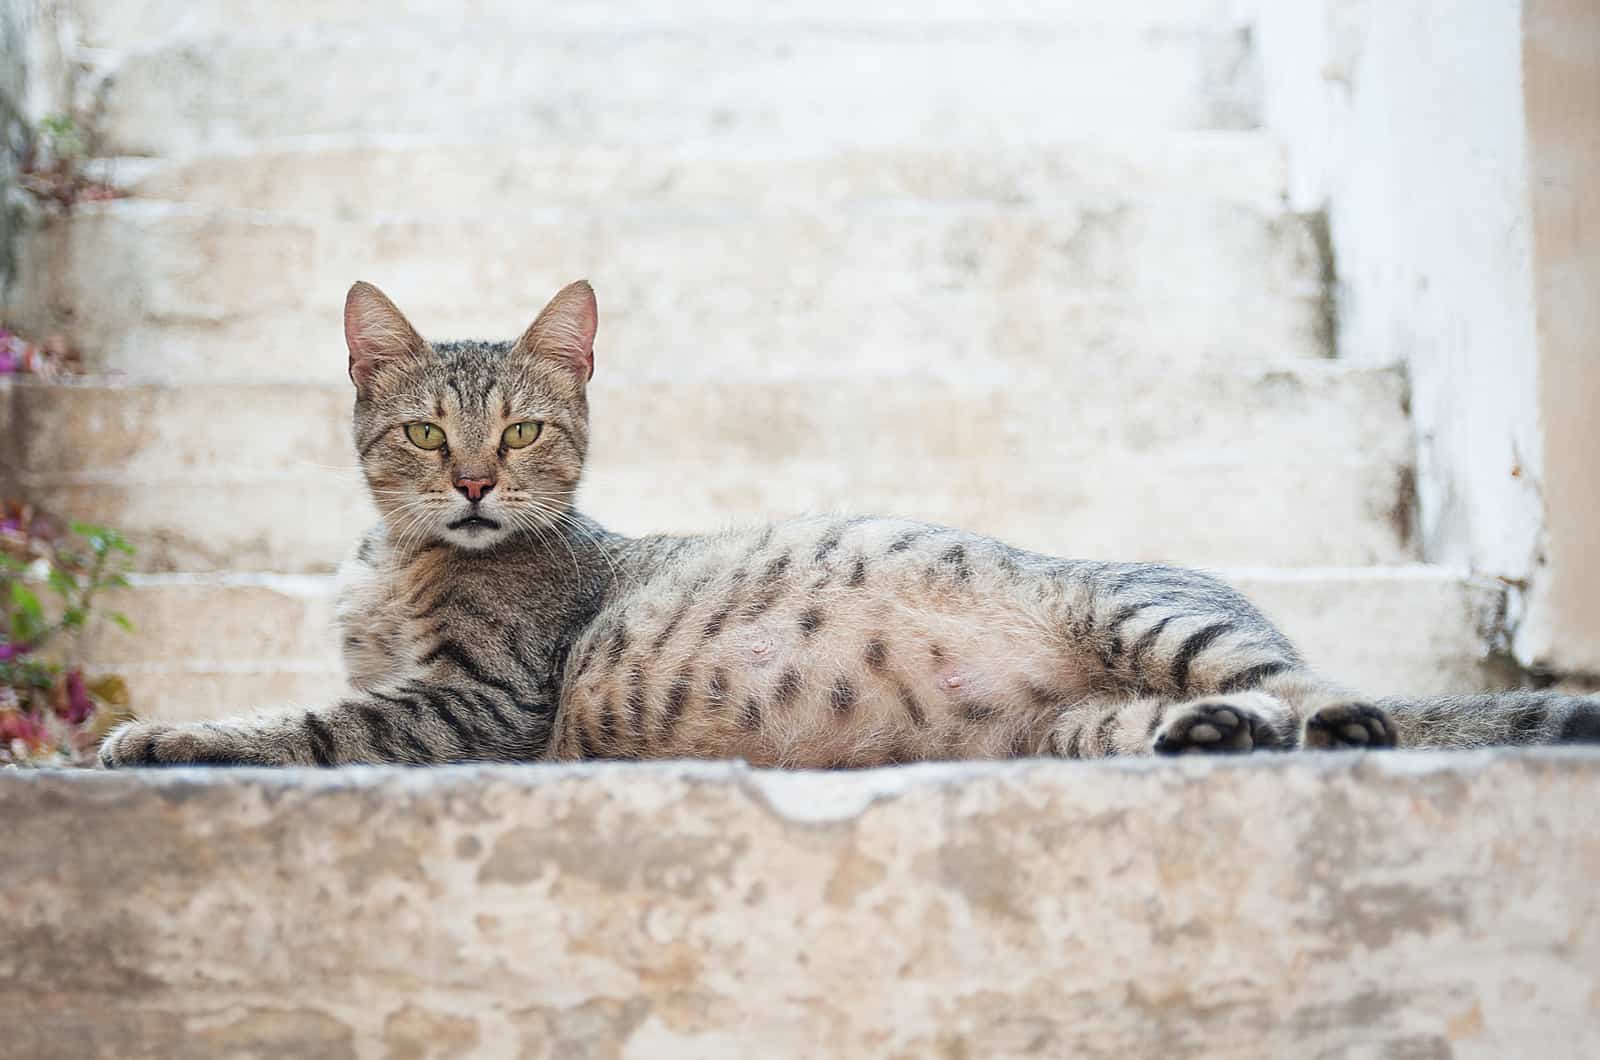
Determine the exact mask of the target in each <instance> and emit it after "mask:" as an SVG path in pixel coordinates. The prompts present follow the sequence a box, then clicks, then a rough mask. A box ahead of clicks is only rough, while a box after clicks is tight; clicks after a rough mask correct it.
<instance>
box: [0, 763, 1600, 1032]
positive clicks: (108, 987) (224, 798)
mask: <svg viewBox="0 0 1600 1060" xmlns="http://www.w3.org/2000/svg"><path fill="white" fill-rule="evenodd" d="M1597 799H1600V754H1597V753H1595V752H1592V751H1580V750H1563V751H1549V750H1544V751H1522V752H1514V751H1505V752H1499V753H1477V754H1446V753H1433V754H1427V753H1417V752H1412V753H1384V754H1372V755H1364V754H1359V753H1348V754H1306V755H1259V756H1253V757H1248V758H1241V759H1236V760H1211V761H1202V760H1198V759H1193V758H1189V759H1179V760H1173V761H1150V760H1144V761H1131V760H1116V761H1113V762H1108V763H1074V762H1030V763H1001V764H983V765H972V764H968V765H959V766H922V767H914V768H901V769H891V770H863V771H856V772H842V773H840V772H834V773H810V774H805V773H798V774H797V773H779V772H764V771H753V770H749V769H746V768H743V767H740V766H736V765H731V764H722V763H718V764H683V763H666V764H652V765H636V764H616V765H574V766H558V767H545V766H502V767H498V768H495V767H456V768H450V769H433V770H401V769H371V768H368V769H347V770H338V771H322V772H317V771H312V770H280V771H235V770H203V769H191V770H173V771H135V772H127V773H118V774H101V773H85V772H65V771H37V772H29V771H13V772H9V773H3V774H0V815H3V818H4V820H5V821H6V822H7V840H6V856H5V857H4V858H0V888H3V890H4V893H5V894H6V895H7V910H6V924H7V932H6V936H7V944H6V946H5V948H4V950H0V1003H3V1004H5V1005H6V1006H7V1008H8V1010H11V1011H17V1012H26V1013H27V1018H25V1019H22V1018H19V1019H15V1020H14V1021H13V1023H12V1026H10V1027H9V1028H8V1029H7V1032H6V1033H7V1043H8V1046H10V1048H11V1050H12V1055H15V1056H17V1057H29V1058H38V1060H66V1058H71V1060H83V1058H102V1057H103V1058H112V1057H115V1058H119V1060H121V1058H134V1057H139V1058H144V1057H163V1058H167V1057H170V1058H191V1057H195V1058H198V1057H222V1056H252V1057H266V1056H282V1057H358V1056H359V1057H378V1056H395V1057H401V1056H404V1057H446V1056H449V1057H457V1056H486V1057H518V1056H520V1057H539V1058H544V1057H579V1056H582V1057H624V1056H626V1057H663V1058H667V1057H696V1058H704V1060H740V1058H744V1057H751V1056H761V1057H787V1056H841V1057H845V1056H850V1057H854V1056H872V1057H908V1058H909V1057H930V1056H948V1057H967V1056H971V1057H1017V1056H1023V1055H1033V1056H1097V1057H1098V1056H1129V1057H1136V1056H1149V1057H1168V1056H1216V1057H1222V1056H1225V1057H1230V1058H1234V1060H1267V1058H1277V1057H1286V1056H1321V1057H1332V1056H1387V1057H1402V1056H1404V1057H1423V1056H1426V1057H1447V1056H1472V1057H1477V1056H1483V1057H1533V1056H1538V1057H1552V1058H1562V1060H1566V1058H1574V1060H1575V1058H1579V1057H1592V1056H1596V1055H1600V1021H1596V1019H1595V1016H1594V1012H1595V1005H1596V1002H1597V995H1596V992H1595V969H1596V968H1597V967H1600V932H1596V931H1595V930H1593V925H1594V924H1595V923H1596V921H1597V919H1600V888H1596V887H1595V885H1594V881H1595V880H1596V879H1597V878H1600V837H1597V835H1596V831H1595V828H1594V812H1593V806H1594V805H1595V803H1596V800H1597ZM1197 819H1198V820H1197ZM41 975H48V977H49V984H50V986H49V993H48V1002H47V1003H40V1002H39V1001H38V994H39V989H40V988H39V985H38V983H39V977H40V976H41Z"/></svg>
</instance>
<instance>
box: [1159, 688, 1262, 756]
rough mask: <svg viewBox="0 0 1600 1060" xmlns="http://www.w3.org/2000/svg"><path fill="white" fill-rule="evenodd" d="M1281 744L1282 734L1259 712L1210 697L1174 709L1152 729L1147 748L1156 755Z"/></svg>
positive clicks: (1238, 750) (1240, 750)
mask: <svg viewBox="0 0 1600 1060" xmlns="http://www.w3.org/2000/svg"><path fill="white" fill-rule="evenodd" d="M1284 746H1285V741H1284V739H1283V736H1282V734H1281V733H1279V732H1278V730H1277V729H1276V728H1275V727H1274V726H1273V725H1272V723H1271V722H1269V721H1268V720H1267V718H1266V717H1264V716H1263V715H1261V714H1259V713H1257V712H1256V711H1254V710H1252V709H1251V708H1249V707H1247V706H1244V705H1242V704H1239V703H1230V702H1228V701H1226V700H1213V701H1206V702H1201V703H1188V704H1185V705H1184V706H1182V707H1180V708H1178V709H1177V710H1176V711H1174V712H1173V714H1172V716H1171V717H1169V718H1167V720H1166V721H1165V722H1164V723H1162V725H1161V727H1160V728H1159V729H1157V730H1156V734H1155V739H1154V740H1153V741H1152V742H1151V744H1150V750H1151V751H1153V752H1154V753H1155V754H1158V755H1179V754H1243V753H1245V752H1247V751H1278V750H1282V749H1283V748H1284Z"/></svg>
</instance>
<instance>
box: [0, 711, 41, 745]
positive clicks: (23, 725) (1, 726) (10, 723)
mask: <svg viewBox="0 0 1600 1060" xmlns="http://www.w3.org/2000/svg"><path fill="white" fill-rule="evenodd" d="M13 740H21V741H22V742H23V743H25V744H27V745H28V746H29V747H31V748H34V749H37V748H39V747H40V746H41V745H42V744H43V743H44V726H43V725H41V724H39V722H37V721H35V720H34V719H33V718H30V717H29V716H28V715H26V714H0V744H9V743H11V741H13Z"/></svg>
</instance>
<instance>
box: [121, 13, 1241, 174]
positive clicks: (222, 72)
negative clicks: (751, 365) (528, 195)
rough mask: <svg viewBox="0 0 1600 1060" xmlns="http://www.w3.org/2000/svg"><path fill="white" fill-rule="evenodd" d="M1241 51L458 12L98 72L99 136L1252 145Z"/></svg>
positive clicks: (1071, 33) (1190, 34) (149, 145)
mask: <svg viewBox="0 0 1600 1060" xmlns="http://www.w3.org/2000/svg"><path fill="white" fill-rule="evenodd" d="M1247 49H1248V37H1247V35H1243V34H1238V33H1235V32H1233V31H1232V29H1231V27H1229V26H1227V25H1221V26H1215V25H1214V26H1211V27H1207V28H1205V29H1197V30H1188V31H1185V30H1181V29H1180V30H1178V31H1176V32H1161V31H1156V32H1147V31H1144V30H1142V29H1141V28H1138V27H1128V26H1115V25H1110V26H1107V25H1103V24H1102V25H1093V24H1087V25H1077V26H1073V25H1070V24H1068V25H1062V24H1059V23H1058V24H1055V25H1050V24H1043V25H1026V24H1023V25H1019V24H1017V23H1010V24H1008V23H1005V22H985V23H981V24H978V23H969V24H967V25H950V24H946V25H942V26H941V25H932V26H923V25H918V24H916V23H915V22H911V21H907V22H905V23H900V24H891V25H887V26H878V27H872V26H859V25H858V26H850V25H840V24H838V23H831V24H830V23H828V22H820V21H819V22H809V21H808V22H805V23H799V24H790V25H786V26H782V27H776V28H775V27H769V26H766V25H762V24H760V23H759V22H757V21H753V20H749V19H744V20H729V21H723V22H719V23H717V24H715V25H709V26H708V25H705V24H700V25H696V24H694V23H693V22H692V21H683V22H678V21H674V20H672V19H670V18H664V19H663V18H657V19H655V20H653V23H647V24H644V25H640V24H637V23H636V24H633V25H628V24H626V23H624V22H621V21H618V22H614V23H612V24H610V25H600V26H572V25H570V24H569V25H561V24H559V23H556V22H554V21H552V22H547V23H545V24H542V25H533V26H530V25H529V24H527V23H526V22H523V23H522V24H521V25H518V24H517V23H516V22H515V21H509V20H506V19H501V18H496V17H493V16H492V14H491V15H490V17H479V18H472V17H462V16H461V14H460V13H459V12H457V11H454V10H452V11H450V12H448V13H446V12H440V13H439V14H438V16H436V17H417V18H411V19H399V20H390V19H381V20H378V19H374V20H371V21H369V22H368V23H367V24H364V25H362V24H356V25H349V24H346V25H340V26H336V25H326V26H301V27H295V28H270V29H266V30H263V31H261V32H250V31H249V30H248V29H247V28H245V27H241V28H240V30H238V31H232V27H229V28H228V29H227V30H224V31H222V32H218V33H213V34H202V35H197V36H187V37H186V36H175V37H163V38H161V40H160V41H159V42H152V43H151V44H150V45H149V46H148V47H144V48H136V49H132V50H130V51H128V52H126V53H123V54H118V53H116V52H109V53H102V54H100V55H97V56H96V58H97V59H99V60H100V61H101V67H100V72H101V73H102V75H103V76H104V77H105V79H106V80H105V83H104V86H103V88H102V90H101V92H100V93H99V100H98V103H99V110H98V112H97V117H98V121H99V126H98V128H99V132H100V136H101V143H102V144H103V145H104V149H105V150H107V151H109V152H111V153H115V154H132V155H141V154H152V155H162V154H167V155H171V154H182V153H186V152H191V151H194V150H196V149H205V148H210V147H214V146H218V145H232V144H238V143H244V142H250V141H259V140H266V139H272V138H275V137H283V136H295V135H306V134H327V135H353V134H361V133H370V132H388V133H405V134H411V135H419V136H422V135H429V136H433V137H436V138H440V137H450V136H455V137H461V136H476V137H477V138H480V139H489V138H492V137H494V136H498V135H503V134H505V132H506V131H507V130H515V132H516V136H517V138H519V139H523V140H527V141H531V142H539V143H545V144H550V145H552V146H561V145H563V144H570V143H606V144H628V145H638V146H644V145H661V144H672V145H681V144H685V143H691V144H712V145H715V144H719V143H744V144H749V143H761V144H766V145H774V146H788V147H805V146H808V145H811V146H814V145H816V144H819V143H821V144H836V143H870V142H890V143H893V142H901V143H918V142H921V143H928V142H959V141H963V140H965V141H968V142H971V141H974V140H979V141H987V140H993V139H996V138H1002V139H1006V138H1009V139H1012V140H1013V141H1014V142H1027V141H1039V140H1051V139H1061V138H1064V137H1067V136H1071V135H1074V134H1076V135H1082V134H1083V133H1084V132H1086V131H1109V130H1114V129H1115V130H1120V129H1126V128H1129V127H1132V128H1143V129H1192V128H1217V127H1224V128H1239V127H1249V126H1251V125H1253V124H1255V120H1256V113H1255V107H1254V105H1253V104H1254V98H1253V89H1254V84H1253V83H1252V81H1251V79H1250V77H1249V73H1250V70H1249V65H1248V61H1247ZM307 70H316V71H317V76H316V77H314V78H312V77H305V76H303V74H304V73H305V71H307Z"/></svg>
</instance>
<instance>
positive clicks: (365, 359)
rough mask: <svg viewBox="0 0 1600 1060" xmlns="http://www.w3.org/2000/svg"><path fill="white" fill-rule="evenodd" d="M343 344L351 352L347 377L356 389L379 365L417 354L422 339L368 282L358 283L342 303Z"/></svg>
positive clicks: (398, 311)
mask: <svg viewBox="0 0 1600 1060" xmlns="http://www.w3.org/2000/svg"><path fill="white" fill-rule="evenodd" d="M344 341H345V345H346V347H348V348H349V351H350V369H349V370H350V378H351V380H353V381H354V382H355V384H356V385H357V386H361V385H364V384H365V383H366V382H367V381H368V380H369V379H371V378H372V375H373V373H374V372H375V371H376V369H377V367H378V365H379V364H381V363H382V362H384V361H386V360H393V359H395V358H397V357H405V356H408V355H414V354H416V353H417V352H418V351H419V350H420V349H421V348H422V345H423V344H422V339H421V338H420V337H419V336H418V335H417V333H416V331H415V330H413V329H412V327H411V324H410V323H409V322H408V321H407V320H406V318H405V317H404V315H402V314H401V312H400V310H399V309H397V308H395V305H394V303H393V302H391V301H389V299H388V298H387V297H385V296H384V294H383V292H382V291H379V290H378V289H377V288H376V287H374V286H372V285H371V284H369V283H357V284H354V285H353V286H352V287H351V288H350V293H349V294H348V295H346V296H345V300H344Z"/></svg>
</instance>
